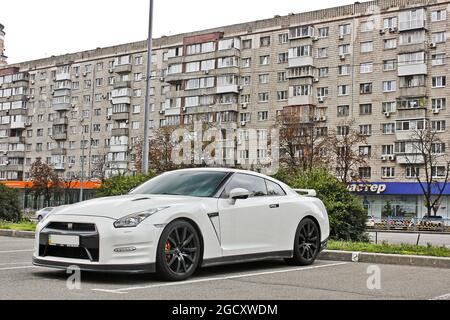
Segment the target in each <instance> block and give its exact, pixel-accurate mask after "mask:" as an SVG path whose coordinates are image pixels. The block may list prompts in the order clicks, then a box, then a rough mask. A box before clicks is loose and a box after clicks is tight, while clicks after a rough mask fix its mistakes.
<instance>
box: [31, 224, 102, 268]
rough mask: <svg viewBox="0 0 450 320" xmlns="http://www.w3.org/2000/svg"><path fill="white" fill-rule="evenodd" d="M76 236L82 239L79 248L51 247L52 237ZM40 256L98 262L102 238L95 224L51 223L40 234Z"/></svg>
mask: <svg viewBox="0 0 450 320" xmlns="http://www.w3.org/2000/svg"><path fill="white" fill-rule="evenodd" d="M54 234H60V235H61V234H62V235H74V236H79V237H80V246H79V247H69V246H57V245H49V244H48V242H49V241H48V239H49V237H50V235H54ZM39 256H40V257H57V258H68V259H80V260H88V261H91V262H98V261H99V256H100V236H99V233H98V231H97V227H96V225H95V224H90V223H70V222H50V223H49V224H48V225H47V226H46V227H45V228H44V229H43V230H42V231H41V233H40V234H39Z"/></svg>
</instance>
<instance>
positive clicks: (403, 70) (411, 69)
mask: <svg viewBox="0 0 450 320" xmlns="http://www.w3.org/2000/svg"><path fill="white" fill-rule="evenodd" d="M416 74H428V70H427V65H426V63H416V64H406V65H399V66H398V76H399V77H404V76H413V75H416Z"/></svg>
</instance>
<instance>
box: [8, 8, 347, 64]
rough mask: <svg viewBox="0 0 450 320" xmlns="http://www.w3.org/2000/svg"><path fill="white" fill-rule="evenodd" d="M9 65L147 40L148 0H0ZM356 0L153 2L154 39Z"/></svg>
mask: <svg viewBox="0 0 450 320" xmlns="http://www.w3.org/2000/svg"><path fill="white" fill-rule="evenodd" d="M1 2H2V3H1V6H0V23H1V24H3V25H4V26H5V32H6V39H5V47H6V55H7V56H8V57H9V59H8V62H9V63H16V62H23V61H28V60H33V59H39V58H45V57H49V56H52V55H60V54H65V53H71V52H77V51H84V50H89V49H95V48H97V47H107V46H112V45H118V44H123V43H127V42H133V41H141V40H145V39H146V38H147V28H148V4H149V0H127V1H123V0H1ZM353 2H354V0H351V1H349V0H334V1H333V0H315V1H312V2H309V1H305V0H276V1H274V0H225V1H217V0H215V1H214V0H189V1H188V0H154V3H155V5H154V19H153V20H154V23H153V25H154V30H153V37H154V38H157V37H160V36H162V35H167V36H169V35H174V34H178V33H184V32H190V31H197V30H202V29H208V28H214V27H220V26H225V25H230V24H235V23H242V22H249V21H254V20H259V19H266V18H272V17H273V16H274V15H287V14H289V13H299V12H305V11H311V10H317V9H323V8H329V7H333V6H338V5H345V4H350V3H353Z"/></svg>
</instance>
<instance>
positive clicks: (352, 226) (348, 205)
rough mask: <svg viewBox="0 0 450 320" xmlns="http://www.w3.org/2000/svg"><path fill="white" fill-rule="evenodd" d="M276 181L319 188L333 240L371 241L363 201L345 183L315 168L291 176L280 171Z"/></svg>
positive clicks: (301, 186)
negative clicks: (367, 230) (366, 230)
mask: <svg viewBox="0 0 450 320" xmlns="http://www.w3.org/2000/svg"><path fill="white" fill-rule="evenodd" d="M275 178H277V179H279V180H281V181H284V182H285V183H287V184H288V185H289V186H291V187H293V188H302V189H315V190H316V191H317V196H318V198H320V199H321V200H322V201H323V203H324V204H325V206H326V208H327V210H328V216H329V219H330V238H331V239H334V240H345V241H368V239H367V234H366V232H365V229H366V221H367V212H366V210H365V209H364V208H363V206H362V204H361V202H360V200H359V199H358V198H357V197H356V196H355V195H353V194H351V193H350V192H349V191H348V190H347V187H346V186H345V184H343V183H342V182H340V181H339V180H337V179H336V178H335V177H334V176H333V175H331V174H330V173H328V172H327V171H326V170H323V169H313V170H312V171H305V172H300V173H296V174H295V175H292V174H291V175H290V174H288V173H286V172H284V171H280V172H279V173H278V174H277V175H276V176H275Z"/></svg>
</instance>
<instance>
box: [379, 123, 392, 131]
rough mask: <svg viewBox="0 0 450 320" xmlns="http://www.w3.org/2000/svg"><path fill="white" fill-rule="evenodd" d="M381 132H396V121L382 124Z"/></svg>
mask: <svg viewBox="0 0 450 320" xmlns="http://www.w3.org/2000/svg"><path fill="white" fill-rule="evenodd" d="M381 132H382V133H383V134H395V123H383V124H382V125H381Z"/></svg>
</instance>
